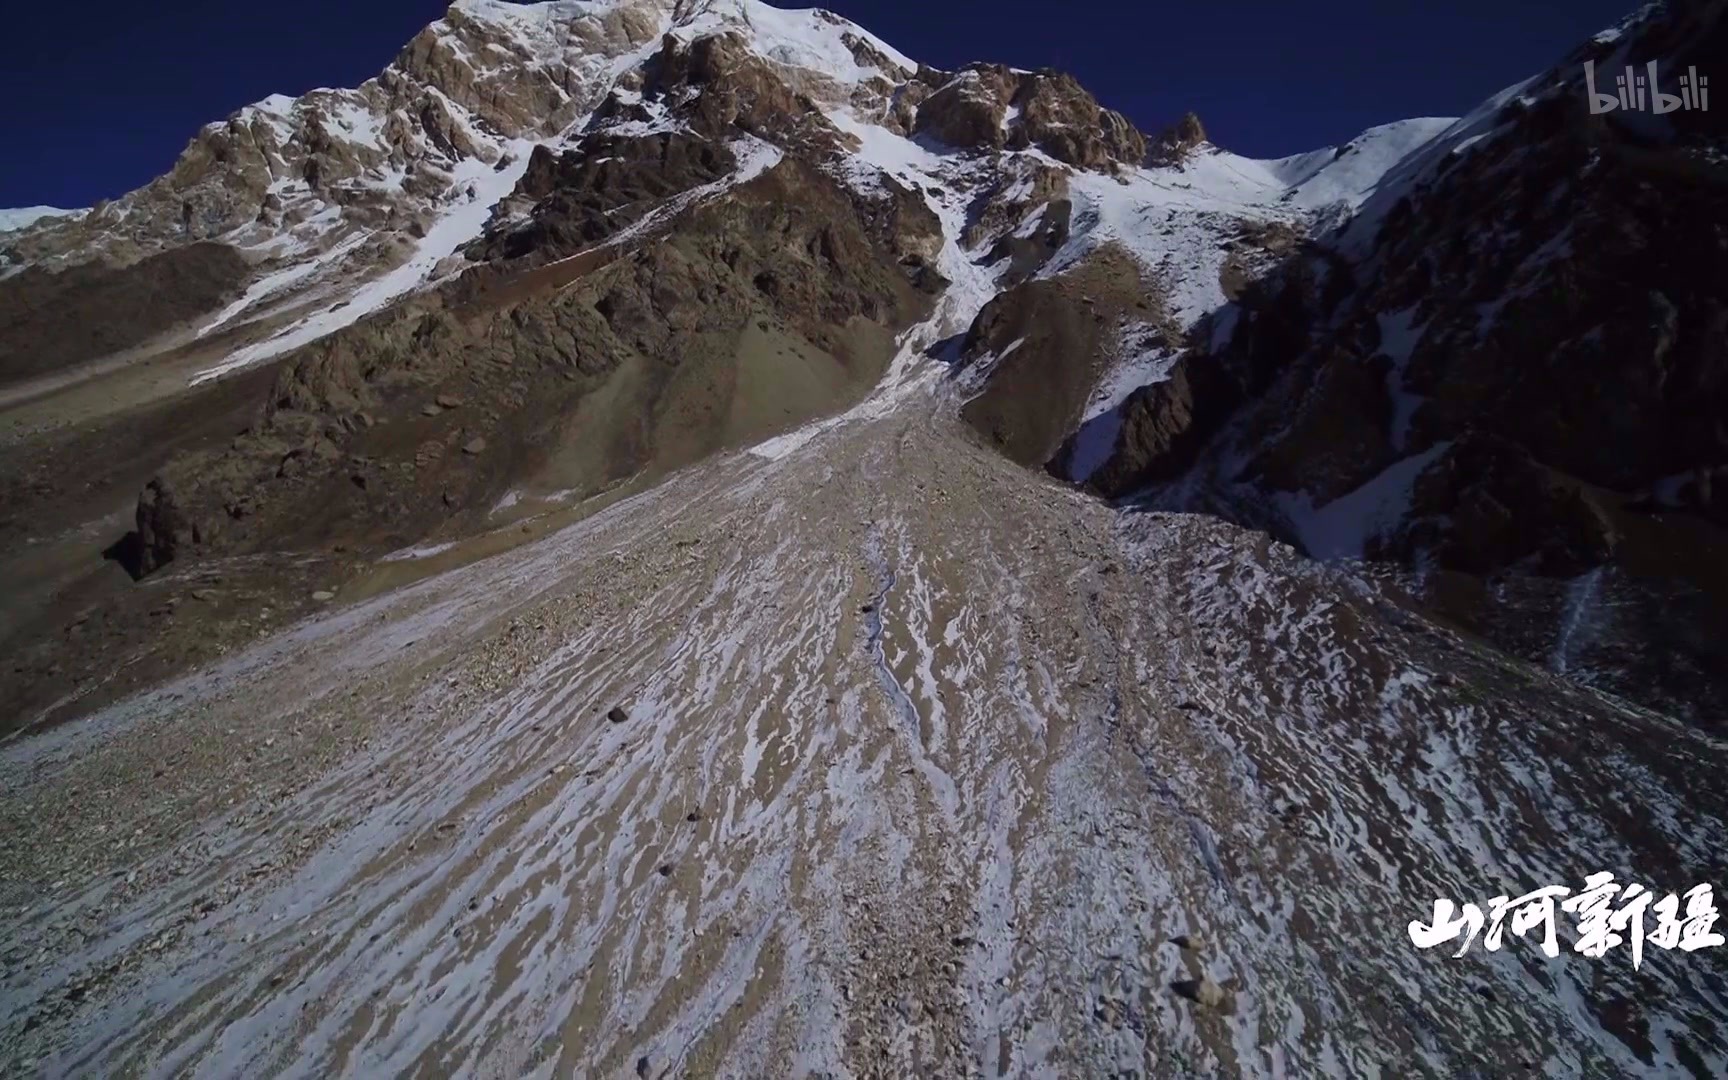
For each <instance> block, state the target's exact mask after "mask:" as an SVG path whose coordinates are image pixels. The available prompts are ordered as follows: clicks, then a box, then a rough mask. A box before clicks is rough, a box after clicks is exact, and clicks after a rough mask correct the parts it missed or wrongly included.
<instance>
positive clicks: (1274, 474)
mask: <svg viewBox="0 0 1728 1080" xmlns="http://www.w3.org/2000/svg"><path fill="white" fill-rule="evenodd" d="M1725 44H1728V31H1725V30H1724V26H1723V18H1722V14H1721V10H1720V8H1719V7H1710V6H1708V5H1705V6H1697V5H1678V6H1676V7H1675V8H1673V9H1671V10H1669V11H1667V12H1665V13H1660V14H1655V15H1651V16H1650V17H1649V18H1647V19H1646V20H1645V21H1644V22H1642V23H1640V24H1639V25H1638V26H1637V28H1636V30H1635V32H1634V33H1632V34H1630V35H1629V36H1628V37H1626V38H1625V39H1623V40H1621V41H1619V42H1618V43H1594V44H1592V45H1591V46H1589V47H1587V49H1586V50H1585V51H1584V52H1583V53H1581V54H1580V55H1579V57H1576V58H1574V60H1576V61H1578V62H1576V63H1574V62H1573V61H1568V63H1567V64H1566V65H1563V66H1562V67H1561V68H1560V69H1557V76H1556V79H1555V80H1554V81H1553V85H1548V84H1544V86H1543V88H1542V89H1540V90H1539V91H1531V92H1530V95H1529V96H1526V97H1524V98H1516V99H1512V100H1509V101H1507V102H1505V103H1504V104H1503V105H1502V106H1501V107H1500V108H1499V110H1498V112H1497V113H1493V112H1489V113H1485V114H1484V115H1483V118H1482V120H1481V121H1480V123H1481V125H1482V132H1483V133H1484V137H1482V138H1480V139H1476V140H1473V141H1472V142H1471V143H1468V144H1462V143H1460V144H1456V145H1454V144H1450V143H1449V144H1446V145H1440V146H1437V147H1436V148H1434V149H1432V150H1431V151H1427V152H1426V161H1427V164H1426V168H1425V170H1424V171H1422V172H1420V173H1419V174H1417V179H1416V180H1415V182H1414V183H1413V184H1412V185H1411V186H1409V187H1408V188H1407V189H1405V190H1403V191H1401V192H1398V191H1394V192H1387V193H1383V194H1382V195H1379V196H1376V198H1375V200H1374V201H1372V202H1370V203H1369V204H1368V206H1367V207H1366V208H1365V210H1364V212H1363V214H1362V215H1361V216H1360V217H1359V218H1358V219H1357V220H1356V221H1355V222H1354V223H1352V224H1351V225H1349V226H1347V227H1346V229H1345V230H1344V231H1343V233H1342V234H1341V235H1340V236H1338V237H1336V238H1335V239H1333V240H1331V241H1329V244H1330V245H1331V246H1332V247H1334V248H1335V249H1336V250H1337V251H1338V252H1341V253H1342V254H1343V256H1344V257H1343V258H1340V257H1339V256H1338V255H1337V254H1330V253H1327V252H1322V251H1312V250H1311V251H1307V252H1299V253H1295V254H1293V255H1292V256H1291V257H1290V259H1289V261H1288V262H1287V263H1286V265H1285V266H1284V267H1283V268H1282V269H1281V270H1280V271H1279V275H1278V277H1277V278H1276V280H1274V281H1272V282H1270V283H1269V284H1268V285H1267V286H1266V287H1265V288H1259V289H1255V288H1249V289H1244V290H1241V291H1240V292H1239V294H1238V297H1237V299H1238V303H1237V305H1236V310H1234V311H1232V312H1230V313H1229V315H1228V318H1229V319H1230V320H1231V323H1230V326H1229V327H1228V329H1229V330H1231V331H1232V332H1230V333H1229V335H1228V337H1227V338H1226V337H1225V335H1224V334H1219V335H1215V336H1214V337H1215V339H1218V340H1223V342H1224V343H1223V344H1221V345H1218V346H1217V347H1215V348H1210V349H1207V348H1202V349H1199V350H1196V351H1195V352H1193V353H1191V354H1190V355H1189V356H1188V357H1187V358H1185V359H1184V360H1183V361H1182V363H1181V364H1180V365H1179V366H1178V368H1177V371H1176V378H1174V379H1173V380H1172V382H1171V383H1170V384H1165V385H1164V386H1162V387H1157V388H1150V389H1149V390H1148V391H1146V392H1143V393H1142V394H1141V395H1139V396H1138V398H1137V399H1136V400H1134V401H1132V402H1131V404H1130V407H1129V408H1128V409H1127V410H1125V416H1124V423H1123V427H1122V433H1121V437H1120V441H1119V444H1118V447H1117V452H1116V453H1115V455H1114V457H1113V458H1112V460H1111V461H1110V462H1109V463H1108V464H1107V465H1106V466H1105V467H1104V468H1102V469H1100V470H1099V471H1098V472H1097V473H1096V474H1095V475H1094V477H1093V479H1092V484H1093V486H1094V487H1095V488H1096V489H1097V490H1100V491H1103V492H1106V493H1109V494H1114V495H1122V494H1127V493H1129V492H1131V491H1136V490H1139V489H1141V488H1144V487H1145V486H1146V485H1148V484H1157V483H1162V482H1166V481H1169V480H1172V479H1175V478H1176V477H1177V476H1179V475H1180V476H1185V477H1186V476H1188V474H1189V472H1190V467H1191V466H1193V467H1196V468H1198V469H1199V470H1200V472H1199V474H1200V475H1203V476H1205V477H1207V483H1206V484H1204V485H1200V487H1201V488H1203V489H1204V490H1205V491H1207V492H1210V494H1205V495H1201V496H1199V497H1198V498H1199V500H1200V502H1199V505H1204V506H1206V507H1207V508H1209V509H1214V510H1219V509H1223V510H1226V512H1228V513H1230V514H1232V515H1233V516H1237V517H1239V518H1241V519H1242V520H1245V521H1248V522H1250V523H1252V524H1255V525H1258V526H1261V527H1267V528H1271V529H1273V530H1275V531H1277V532H1278V533H1279V534H1280V535H1284V536H1287V537H1290V538H1291V539H1292V540H1294V541H1296V542H1298V543H1303V544H1305V545H1306V546H1309V547H1310V548H1311V549H1312V547H1313V545H1314V544H1315V543H1325V544H1329V545H1330V544H1337V543H1341V544H1342V546H1341V547H1337V548H1336V550H1330V551H1326V550H1322V551H1321V552H1320V553H1321V554H1340V553H1343V554H1361V555H1367V556H1370V557H1382V558H1390V559H1397V560H1400V561H1402V562H1405V563H1407V564H1410V565H1422V566H1428V567H1438V568H1443V569H1449V570H1456V571H1459V572H1462V573H1467V574H1472V575H1505V574H1513V573H1518V574H1524V573H1534V574H1538V575H1551V576H1556V577H1575V576H1577V575H1580V574H1583V573H1585V572H1586V571H1589V570H1591V569H1592V568H1595V567H1604V566H1607V567H1618V568H1620V572H1623V573H1628V574H1632V575H1634V576H1635V577H1638V578H1640V579H1642V580H1645V581H1646V582H1648V587H1649V588H1648V591H1649V595H1650V596H1651V597H1656V596H1662V597H1664V598H1668V597H1671V595H1672V591H1673V586H1672V580H1673V578H1675V577H1676V576H1678V577H1679V578H1680V579H1681V580H1682V581H1684V582H1685V583H1686V586H1687V587H1688V588H1692V589H1697V590H1702V593H1703V594H1705V595H1709V596H1713V597H1715V598H1716V599H1715V600H1713V601H1712V602H1711V603H1712V604H1713V605H1714V607H1713V610H1714V611H1716V612H1717V616H1719V617H1721V618H1725V619H1728V589H1724V588H1722V585H1721V582H1720V581H1719V580H1718V578H1719V575H1717V574H1716V573H1715V572H1714V571H1709V570H1704V571H1703V572H1702V573H1700V570H1701V568H1703V567H1706V566H1708V565H1709V562H1710V560H1709V559H1707V558H1703V557H1701V552H1702V550H1703V549H1704V548H1714V547H1718V546H1719V545H1721V544H1722V543H1723V542H1724V539H1728V537H1725V536H1724V535H1723V534H1721V533H1719V532H1716V531H1715V530H1716V529H1719V526H1720V520H1721V519H1720V517H1719V516H1718V515H1719V511H1718V510H1717V509H1716V507H1715V499H1716V498H1719V496H1716V493H1715V491H1714V488H1713V485H1712V484H1710V483H1709V482H1708V480H1706V481H1704V482H1694V481H1693V480H1692V479H1691V478H1694V477H1705V478H1708V477H1711V476H1712V475H1713V474H1714V471H1715V470H1717V469H1719V468H1721V467H1722V465H1723V463H1724V462H1728V425H1725V424H1724V423H1723V422H1722V420H1721V417H1723V416H1724V415H1728V353H1725V352H1724V348H1725V345H1724V342H1725V341H1728V336H1725V335H1724V333H1723V331H1724V330H1725V329H1728V295H1725V294H1724V291H1723V287H1722V282H1724V281H1728V243H1725V242H1724V241H1723V238H1722V236H1721V235H1720V233H1721V230H1720V229H1719V228H1714V227H1711V228H1699V227H1697V226H1696V224H1695V223H1698V222H1704V221H1716V220H1718V219H1719V218H1720V207H1721V203H1722V196H1721V192H1722V190H1723V184H1724V182H1725V178H1724V174H1723V171H1722V166H1721V163H1720V162H1721V157H1720V154H1721V150H1722V148H1723V147H1724V146H1725V145H1728V121H1724V120H1723V119H1722V118H1721V116H1720V114H1717V113H1705V112H1700V111H1693V112H1689V113H1687V114H1685V115H1686V119H1685V120H1684V121H1683V123H1682V124H1681V125H1680V126H1679V127H1678V128H1677V129H1676V130H1675V132H1674V133H1673V134H1672V135H1671V136H1670V137H1668V138H1665V139H1661V140H1652V139H1651V138H1650V136H1649V134H1648V133H1647V132H1644V131H1643V130H1642V129H1640V128H1638V127H1637V125H1636V123H1635V122H1634V121H1631V120H1627V119H1626V118H1625V117H1622V116H1620V115H1619V114H1607V115H1604V116H1591V115H1589V114H1588V111H1587V108H1586V104H1587V103H1586V99H1585V95H1584V92H1583V90H1582V88H1581V87H1580V86H1579V85H1577V83H1578V79H1579V76H1578V71H1579V69H1580V68H1581V61H1582V59H1583V58H1584V57H1586V56H1588V57H1590V58H1593V59H1595V60H1596V62H1597V63H1598V64H1599V65H1601V64H1605V63H1608V62H1609V61H1610V60H1614V61H1615V62H1619V58H1622V57H1636V58H1638V59H1639V61H1640V62H1641V60H1642V59H1643V58H1647V57H1652V56H1658V55H1659V56H1660V57H1661V65H1662V66H1663V67H1664V68H1667V69H1671V70H1684V68H1685V66H1686V64H1687V63H1688V62H1689V59H1688V58H1689V57H1690V58H1693V59H1695V58H1696V57H1697V56H1702V55H1714V53H1712V52H1711V50H1713V49H1716V48H1718V47H1719V46H1724V45H1725ZM1676 115H1679V114H1676ZM1190 134H1197V129H1196V131H1195V132H1191V133H1190ZM1462 137H1463V136H1459V138H1462ZM1182 141H1185V139H1178V140H1177V142H1178V143H1180V142H1182ZM1689 223H1692V224H1689ZM1633 283H1635V284H1633ZM1201 371H1206V372H1210V373H1214V374H1213V375H1211V376H1210V381H1211V383H1212V385H1211V386H1210V387H1209V388H1208V387H1205V386H1201V385H1199V384H1198V383H1196V382H1195V375H1196V374H1197V373H1198V372H1201ZM1226 421H1228V425H1229V431H1228V433H1227V434H1223V432H1224V428H1225V424H1226ZM1214 436H1218V438H1216V439H1214V438H1213V437H1214ZM1197 439H1198V440H1201V441H1205V442H1207V446H1206V447H1205V449H1204V450H1197V449H1196V446H1195V442H1196V440H1197ZM1232 461H1233V462H1238V463H1243V464H1239V465H1236V466H1233V467H1232V466H1228V465H1227V463H1228V462H1232ZM1227 470H1228V471H1227ZM1185 488H1186V490H1187V491H1188V492H1189V495H1187V496H1185V497H1186V498H1195V497H1196V496H1195V495H1194V492H1195V490H1196V486H1195V485H1194V484H1193V483H1192V481H1191V479H1189V480H1185ZM1248 490H1253V491H1257V492H1259V493H1260V495H1261V500H1262V501H1259V502H1256V500H1255V499H1252V498H1244V492H1245V491H1248ZM1364 492H1373V493H1380V492H1385V494H1384V495H1380V494H1375V495H1367V494H1363V493H1364ZM1683 492H1684V494H1682V493H1683ZM1347 498H1354V499H1357V500H1362V499H1365V498H1382V499H1389V500H1391V502H1390V503H1388V504H1386V505H1385V507H1384V508H1383V509H1381V510H1379V511H1378V512H1377V513H1378V516H1374V517H1371V519H1370V520H1369V521H1368V522H1367V524H1366V525H1365V527H1364V528H1365V531H1364V532H1362V533H1361V534H1360V535H1357V536H1353V537H1351V538H1349V539H1345V540H1340V538H1339V537H1338V536H1337V535H1336V534H1335V533H1328V534H1326V535H1327V537H1328V538H1327V539H1325V540H1324V541H1321V540H1317V539H1316V535H1317V534H1313V533H1312V532H1311V531H1310V526H1308V525H1305V524H1304V521H1303V520H1302V514H1304V513H1306V512H1307V511H1302V512H1300V513H1297V514H1296V515H1295V516H1294V517H1292V516H1290V515H1289V514H1288V508H1290V507H1291V506H1295V505H1303V506H1308V507H1312V508H1315V509H1316V510H1318V509H1320V508H1325V507H1328V506H1332V505H1334V504H1336V505H1337V506H1340V507H1344V506H1353V505H1355V504H1353V503H1348V502H1342V501H1341V500H1346V499H1347ZM1292 500H1294V501H1292ZM1256 506H1258V507H1259V509H1255V507H1256ZM1636 507H1643V508H1645V510H1646V511H1654V512H1656V513H1658V514H1664V513H1666V514H1667V515H1668V516H1669V518H1670V522H1671V523H1670V525H1669V526H1668V527H1662V526H1661V525H1660V522H1659V521H1658V520H1657V519H1653V518H1647V519H1646V520H1645V521H1644V522H1642V523H1636V522H1632V521H1629V520H1628V518H1627V514H1628V512H1629V510H1631V509H1632V508H1636ZM1335 513H1343V511H1342V510H1340V511H1335ZM1687 518H1689V519H1690V520H1683V519H1687ZM1705 521H1708V522H1709V523H1710V524H1709V525H1705V524H1704V523H1705ZM1652 526H1655V527H1654V528H1652ZM1657 536H1662V537H1663V539H1660V540H1658V539H1656V537H1657ZM1652 544H1654V545H1656V546H1657V548H1661V549H1663V550H1666V551H1667V552H1668V553H1669V554H1668V556H1667V557H1666V558H1664V557H1658V556H1655V555H1654V550H1655V548H1650V547H1649V545H1652ZM1699 545H1703V546H1704V548H1700V547H1699ZM1652 602H1655V601H1654V600H1652ZM1662 602H1663V603H1668V602H1670V601H1669V600H1668V599H1664V600H1663V601H1662ZM1694 647H1696V646H1694ZM1708 648H1709V649H1711V650H1717V651H1719V650H1720V646H1717V645H1710V646H1708ZM1706 666H1707V665H1706ZM1724 670H1728V668H1725V669H1724ZM1715 693H1718V694H1720V695H1721V697H1720V698H1719V700H1720V701H1723V702H1728V684H1723V685H1722V686H1719V687H1718V689H1717V691H1715Z"/></svg>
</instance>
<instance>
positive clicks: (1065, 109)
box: [915, 64, 1146, 169]
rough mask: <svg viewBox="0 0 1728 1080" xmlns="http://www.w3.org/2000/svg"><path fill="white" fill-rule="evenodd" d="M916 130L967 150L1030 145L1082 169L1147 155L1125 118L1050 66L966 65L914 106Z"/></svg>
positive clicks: (1143, 140)
mask: <svg viewBox="0 0 1728 1080" xmlns="http://www.w3.org/2000/svg"><path fill="white" fill-rule="evenodd" d="M915 130H916V131H917V132H918V133H919V134H923V135H928V136H930V137H932V138H935V139H938V140H940V141H942V142H944V143H947V144H948V145H950V146H959V147H968V148H971V149H980V150H996V149H1001V148H1003V147H1007V148H1009V149H1014V150H1023V149H1026V148H1027V147H1029V146H1036V147H1038V148H1039V149H1041V150H1043V151H1044V152H1045V153H1047V154H1049V155H1050V156H1051V157H1053V158H1055V159H1056V160H1058V161H1063V162H1067V163H1068V164H1070V165H1076V166H1079V167H1080V168H1083V169H1108V168H1111V167H1114V166H1116V165H1120V164H1128V165H1134V164H1139V162H1140V161H1141V160H1142V159H1143V158H1145V156H1146V137H1145V136H1144V135H1142V134H1140V132H1139V131H1138V130H1136V129H1135V127H1134V125H1133V124H1132V123H1130V122H1129V121H1128V119H1127V118H1126V117H1124V116H1123V115H1122V114H1121V113H1118V112H1115V111H1113V110H1110V109H1105V108H1102V107H1101V106H1099V104H1098V101H1097V99H1096V98H1094V97H1093V96H1092V95H1091V94H1089V93H1087V92H1086V89H1085V88H1084V87H1082V86H1081V85H1080V84H1079V83H1078V82H1076V81H1075V80H1074V78H1073V77H1072V76H1069V75H1066V74H1063V73H1060V72H1055V71H1040V72H1023V71H1014V70H1013V69H1011V68H1007V67H1004V66H1001V65H987V64H976V65H973V66H971V67H968V68H966V69H965V70H963V71H961V72H960V73H959V74H957V75H955V76H954V77H952V78H951V79H949V80H948V81H947V82H946V83H944V84H942V85H941V86H940V87H939V88H938V89H937V90H936V91H935V92H934V93H932V94H931V95H929V96H928V97H927V98H925V99H924V100H923V101H922V103H921V104H919V105H918V113H917V122H916V124H915Z"/></svg>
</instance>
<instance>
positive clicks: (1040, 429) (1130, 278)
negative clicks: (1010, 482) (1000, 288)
mask: <svg viewBox="0 0 1728 1080" xmlns="http://www.w3.org/2000/svg"><path fill="white" fill-rule="evenodd" d="M1156 295H1157V289H1156V286H1155V285H1153V284H1152V283H1151V282H1149V281H1146V280H1145V279H1144V277H1143V273H1142V271H1141V269H1140V267H1139V266H1138V264H1136V263H1135V262H1134V260H1133V258H1132V257H1130V256H1129V255H1128V254H1127V253H1126V252H1123V251H1121V250H1119V249H1116V248H1106V249H1104V250H1102V251H1100V252H1099V253H1098V254H1097V255H1095V256H1093V257H1092V258H1091V259H1089V260H1088V261H1087V262H1086V263H1085V264H1083V265H1082V266H1080V267H1078V268H1076V269H1075V270H1073V271H1070V272H1069V273H1067V274H1064V275H1062V276H1061V277H1057V278H1049V279H1043V280H1038V281H1028V282H1025V283H1024V284H1021V285H1018V286H1016V287H1014V288H1011V289H1008V290H1006V291H1005V292H1003V293H1002V294H1001V295H1000V296H998V297H996V298H995V299H994V300H992V301H990V303H988V304H986V305H985V306H984V310H983V311H981V312H980V313H979V314H978V318H977V319H976V320H975V321H974V322H973V323H972V327H971V329H970V330H969V331H968V332H967V335H966V340H965V342H964V343H963V344H962V346H961V350H960V356H961V361H962V365H963V374H964V375H965V376H966V377H967V378H969V379H970V380H971V381H974V382H976V383H978V384H980V385H981V387H982V389H981V390H980V392H979V393H978V394H977V395H976V396H974V397H973V398H972V399H971V400H970V401H969V402H967V404H966V406H965V407H964V408H963V409H962V410H961V413H960V415H961V417H962V418H963V419H965V420H966V422H967V423H969V424H971V425H972V426H973V427H974V428H976V429H977V430H978V431H979V433H980V434H982V435H984V436H985V438H986V439H988V440H989V441H990V442H991V443H992V444H993V445H995V446H996V447H998V448H999V449H1000V450H1001V451H1002V452H1003V453H1004V454H1006V455H1007V456H1008V457H1010V458H1012V459H1013V460H1015V461H1018V462H1020V463H1021V464H1023V465H1028V466H1032V467H1034V468H1036V467H1041V466H1043V465H1044V464H1045V463H1046V462H1049V461H1050V460H1051V459H1052V458H1054V457H1055V456H1056V454H1057V451H1058V450H1059V449H1060V448H1061V446H1062V443H1063V441H1064V440H1065V439H1066V438H1067V436H1068V433H1069V432H1071V431H1072V430H1074V428H1075V427H1076V426H1078V424H1079V421H1080V415H1081V410H1082V409H1083V408H1084V406H1085V405H1086V401H1087V398H1088V396H1089V395H1090V394H1091V393H1092V389H1093V387H1094V386H1096V385H1097V383H1098V379H1099V376H1100V374H1101V367H1102V364H1103V363H1104V361H1105V360H1106V358H1107V357H1109V356H1110V355H1111V354H1112V353H1113V352H1115V351H1116V349H1117V348H1118V347H1119V345H1120V337H1121V329H1122V327H1123V325H1124V323H1125V321H1126V320H1127V319H1128V318H1129V317H1130V316H1131V315H1136V316H1139V317H1141V318H1146V317H1148V316H1150V315H1151V310H1150V309H1151V306H1152V305H1153V304H1154V303H1155V298H1156Z"/></svg>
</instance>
